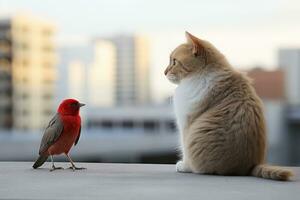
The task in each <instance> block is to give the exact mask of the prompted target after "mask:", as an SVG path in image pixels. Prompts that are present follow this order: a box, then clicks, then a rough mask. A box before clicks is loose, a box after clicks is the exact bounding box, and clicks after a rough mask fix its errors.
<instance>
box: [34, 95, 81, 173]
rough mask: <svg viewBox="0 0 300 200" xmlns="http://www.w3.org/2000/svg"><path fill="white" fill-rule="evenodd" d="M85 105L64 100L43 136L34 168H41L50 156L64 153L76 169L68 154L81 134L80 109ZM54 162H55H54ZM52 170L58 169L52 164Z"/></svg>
mask: <svg viewBox="0 0 300 200" xmlns="http://www.w3.org/2000/svg"><path fill="white" fill-rule="evenodd" d="M81 106H84V104H81V103H79V102H78V101H77V100H75V99H66V100H64V101H63V102H62V103H61V104H60V105H59V107H58V109H57V114H56V115H55V116H54V117H53V118H52V120H51V121H50V123H49V125H48V127H47V128H46V130H45V133H44V135H43V138H42V141H41V145H40V150H39V153H40V157H39V158H38V160H37V161H36V162H35V163H34V165H33V168H37V167H39V166H41V165H42V164H43V163H44V162H45V161H46V160H47V158H48V156H49V155H50V156H51V158H52V156H53V155H59V154H62V153H64V154H65V155H66V156H67V157H68V159H69V160H70V162H71V164H72V168H73V169H79V168H76V167H75V165H74V163H73V162H72V160H71V158H70V157H69V155H68V153H69V151H70V149H71V148H72V146H73V144H75V145H76V144H77V142H78V140H79V137H80V132H81V118H80V115H79V110H80V107H81ZM52 162H53V160H52ZM52 169H53V170H54V169H56V168H55V166H54V163H52Z"/></svg>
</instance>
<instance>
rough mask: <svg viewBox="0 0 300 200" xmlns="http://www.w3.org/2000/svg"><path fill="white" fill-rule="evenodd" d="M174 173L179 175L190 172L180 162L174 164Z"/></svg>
mask: <svg viewBox="0 0 300 200" xmlns="http://www.w3.org/2000/svg"><path fill="white" fill-rule="evenodd" d="M176 171H177V172H181V173H191V172H192V170H190V168H189V167H188V166H187V165H186V164H185V163H184V162H183V161H182V160H180V161H178V162H177V163H176Z"/></svg>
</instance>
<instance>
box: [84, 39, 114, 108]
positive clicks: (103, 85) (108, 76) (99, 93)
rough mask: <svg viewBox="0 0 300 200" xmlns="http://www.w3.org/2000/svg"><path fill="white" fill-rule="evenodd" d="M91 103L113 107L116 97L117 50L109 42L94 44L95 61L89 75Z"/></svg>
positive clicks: (102, 41)
mask: <svg viewBox="0 0 300 200" xmlns="http://www.w3.org/2000/svg"><path fill="white" fill-rule="evenodd" d="M88 86H89V87H88V88H89V103H90V105H91V106H93V107H94V106H95V107H112V106H114V105H115V96H116V92H115V91H116V48H115V45H114V44H113V43H112V42H111V41H109V40H97V41H95V43H94V59H93V63H92V66H91V67H90V68H89V73H88Z"/></svg>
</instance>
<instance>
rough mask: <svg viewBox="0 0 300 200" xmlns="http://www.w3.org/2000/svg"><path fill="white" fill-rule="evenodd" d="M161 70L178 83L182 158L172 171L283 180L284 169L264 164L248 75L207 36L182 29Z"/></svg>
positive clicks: (262, 132) (259, 116)
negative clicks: (182, 38) (183, 33)
mask: <svg viewBox="0 0 300 200" xmlns="http://www.w3.org/2000/svg"><path fill="white" fill-rule="evenodd" d="M186 37H187V41H188V42H187V43H186V44H182V45H180V46H178V47H177V48H176V49H175V50H174V51H173V52H172V54H171V56H170V64H169V66H168V67H167V69H166V70H165V75H166V76H167V78H168V79H169V80H170V81H171V82H173V83H175V84H178V87H177V88H176V90H175V94H174V109H175V114H176V118H177V125H178V129H179V132H180V138H181V139H180V142H181V150H182V160H181V161H179V162H178V163H177V164H176V170H177V171H178V172H193V173H204V174H219V175H253V176H257V177H262V178H268V179H276V180H289V179H290V177H291V176H292V172H291V171H290V170H288V169H284V168H281V167H275V166H270V165H265V164H264V160H265V154H266V153H265V152H266V129H265V121H264V116H263V111H262V103H261V100H260V99H259V97H258V96H257V95H256V93H255V91H254V89H253V87H252V86H251V83H250V81H249V79H248V78H247V77H246V76H245V75H243V74H241V73H239V72H237V71H235V70H234V69H233V68H232V67H231V66H230V64H229V63H228V62H227V60H226V58H225V57H224V56H223V55H222V54H221V53H220V52H219V51H218V50H217V49H216V48H215V47H214V46H213V45H212V44H210V43H209V42H207V41H204V40H201V39H199V38H196V37H195V36H193V35H191V34H190V33H188V32H186Z"/></svg>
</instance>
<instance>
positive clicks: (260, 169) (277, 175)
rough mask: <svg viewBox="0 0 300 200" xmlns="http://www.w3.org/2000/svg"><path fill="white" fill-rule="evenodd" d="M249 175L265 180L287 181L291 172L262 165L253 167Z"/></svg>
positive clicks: (291, 174)
mask: <svg viewBox="0 0 300 200" xmlns="http://www.w3.org/2000/svg"><path fill="white" fill-rule="evenodd" d="M251 175H252V176H256V177H261V178H265V179H273V180H279V181H288V180H290V179H291V177H292V176H293V172H292V171H291V170H289V169H286V168H284V167H278V166H271V165H264V164H262V165H257V166H255V167H254V168H253V170H252V172H251Z"/></svg>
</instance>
